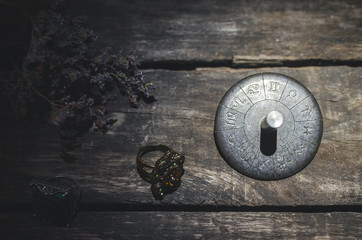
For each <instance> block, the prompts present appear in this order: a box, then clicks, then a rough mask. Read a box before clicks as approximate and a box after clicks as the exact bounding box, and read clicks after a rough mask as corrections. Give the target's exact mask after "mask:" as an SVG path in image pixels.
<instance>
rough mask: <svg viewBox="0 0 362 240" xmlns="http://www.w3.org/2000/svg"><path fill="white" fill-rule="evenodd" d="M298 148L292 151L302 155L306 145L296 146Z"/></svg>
mask: <svg viewBox="0 0 362 240" xmlns="http://www.w3.org/2000/svg"><path fill="white" fill-rule="evenodd" d="M297 147H298V148H297V149H296V150H295V151H294V152H295V153H296V154H298V155H302V154H303V152H304V150H305V149H306V147H305V146H304V145H303V144H300V145H298V146H297Z"/></svg>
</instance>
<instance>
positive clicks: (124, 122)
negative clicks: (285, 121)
mask: <svg viewBox="0 0 362 240" xmlns="http://www.w3.org/2000/svg"><path fill="white" fill-rule="evenodd" d="M267 71H269V72H270V71H272V72H279V73H282V74H286V75H289V76H291V77H294V78H296V79H297V80H299V81H300V82H302V83H303V84H304V85H306V86H307V87H308V88H309V89H310V90H311V91H312V93H313V94H314V96H315V97H316V99H317V100H318V102H319V104H320V107H321V110H322V113H323V117H324V135H323V141H322V144H321V147H320V149H319V152H318V154H317V155H316V157H315V159H314V160H313V161H312V162H311V164H310V165H308V166H307V167H306V168H305V169H304V170H303V171H302V172H300V173H298V174H296V175H294V176H292V177H290V178H287V179H283V180H279V181H258V180H254V179H251V178H248V177H245V176H243V175H241V174H239V173H238V172H236V171H235V170H233V169H232V168H230V167H229V166H228V165H227V164H226V162H225V161H223V159H222V158H221V157H220V155H219V153H218V151H217V149H216V146H215V143H214V138H213V125H214V115H215V112H216V108H217V106H218V103H219V101H220V99H221V97H222V96H223V95H224V93H225V92H226V91H227V89H228V88H230V87H231V86H232V85H233V84H234V83H235V82H237V81H238V80H240V79H241V78H243V77H245V76H247V75H250V74H254V73H257V72H267ZM145 74H146V76H147V78H148V79H149V80H150V81H153V82H154V83H155V86H156V87H157V91H156V97H157V100H158V101H157V102H155V103H153V104H150V105H148V104H145V103H143V104H141V106H140V108H139V109H132V108H129V107H128V106H127V100H126V98H120V99H118V100H117V101H116V102H114V103H113V105H112V106H110V107H111V108H112V109H113V110H114V111H116V115H117V117H118V119H119V120H118V122H117V123H116V125H115V126H114V127H113V130H112V131H109V132H108V133H107V134H105V135H99V134H95V133H90V134H88V135H86V136H84V138H83V140H82V141H83V142H82V144H83V149H82V150H81V151H80V152H79V159H78V160H77V161H76V162H75V163H74V164H68V163H65V162H63V161H62V160H61V159H60V157H59V152H60V147H59V140H58V139H57V137H56V133H55V129H54V128H50V127H46V126H44V124H42V123H38V124H37V125H36V124H34V125H30V126H29V127H19V128H14V127H10V126H8V125H4V124H2V125H1V127H2V128H3V129H2V130H1V132H2V137H1V141H0V144H1V146H2V149H1V155H0V156H2V161H1V167H0V176H1V177H2V179H4V181H0V188H1V189H2V191H1V192H0V203H2V204H16V203H30V201H31V194H30V187H29V186H28V183H29V181H30V180H31V179H32V178H33V177H45V176H54V175H66V176H70V177H73V178H75V179H77V180H79V182H80V183H81V185H82V186H84V187H85V189H86V190H87V194H86V195H85V197H84V201H83V202H84V203H85V204H102V203H104V204H107V203H108V204H116V205H118V204H119V205H129V204H140V205H142V204H143V205H154V204H156V205H158V204H159V203H158V202H157V201H155V200H153V198H152V195H151V192H150V185H149V184H147V183H146V182H144V181H142V180H141V178H140V177H139V176H138V174H137V171H136V165H135V158H136V152H137V149H138V148H139V147H140V146H142V145H144V144H152V143H166V144H169V145H171V146H173V147H174V148H175V149H176V150H178V151H180V152H182V153H183V154H184V155H185V156H186V162H185V166H184V167H185V175H184V176H183V182H182V184H181V186H180V188H179V189H178V190H177V191H176V192H175V193H173V194H171V195H168V196H166V197H165V199H164V200H163V201H162V203H163V204H171V205H180V206H182V205H193V206H195V205H197V206H207V205H209V206H210V205H212V206H244V205H247V206H261V205H268V206H295V205H360V204H361V196H362V195H361V176H362V174H361V169H362V157H361V156H362V149H361V147H360V143H361V140H362V133H361V129H362V126H361V121H360V120H361V116H362V93H361V89H362V86H361V84H362V81H361V80H362V79H361V76H362V68H351V67H306V68H295V69H291V68H265V69H240V70H231V69H199V70H197V71H165V70H157V71H151V70H150V71H147V72H146V73H145ZM4 127H5V128H6V129H4Z"/></svg>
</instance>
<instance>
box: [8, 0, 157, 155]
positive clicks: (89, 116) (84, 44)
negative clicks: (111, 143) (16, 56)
mask: <svg viewBox="0 0 362 240" xmlns="http://www.w3.org/2000/svg"><path fill="white" fill-rule="evenodd" d="M84 20H85V18H84V17H71V16H63V15H62V14H61V13H60V12H59V11H58V8H57V5H54V6H53V7H52V8H51V9H49V10H47V11H42V12H40V14H39V15H38V17H37V18H36V19H35V21H34V26H33V32H32V40H31V44H30V49H29V52H28V54H27V56H26V58H25V60H24V63H23V66H22V76H21V80H20V81H18V82H17V85H16V90H17V101H16V106H15V107H16V110H17V113H18V115H19V116H20V117H24V116H26V115H28V114H30V113H31V111H32V109H34V108H37V106H36V105H37V104H38V103H39V98H41V99H43V100H46V102H48V103H49V106H50V108H49V107H48V108H46V109H44V110H47V111H49V110H50V111H51V112H52V114H51V116H52V118H51V119H52V121H53V122H54V123H55V124H56V126H57V129H58V132H59V135H60V137H61V139H62V157H63V159H64V160H67V161H69V160H73V159H72V156H71V155H70V154H69V151H70V150H72V149H74V148H75V147H77V141H76V139H77V138H78V137H80V136H81V135H82V133H85V132H88V131H89V129H90V128H92V127H93V128H94V130H95V131H98V132H102V133H104V132H105V131H106V130H107V129H108V128H109V127H110V126H111V125H112V124H113V123H114V122H115V121H116V120H115V118H114V117H113V116H112V114H110V113H108V111H107V108H106V104H107V102H108V101H109V100H111V99H112V98H113V94H112V91H113V90H114V89H119V90H120V91H121V92H122V93H123V94H127V95H128V96H129V101H130V104H131V106H133V107H137V102H138V100H139V99H140V98H143V99H144V100H146V102H152V101H153V100H154V98H153V96H152V95H151V91H152V90H153V86H152V83H148V82H146V81H145V80H144V76H143V74H142V72H141V71H140V70H139V69H138V68H137V61H136V58H135V56H133V55H132V54H128V55H126V56H122V55H121V53H116V54H115V53H112V51H111V49H110V48H106V49H104V50H102V51H101V52H99V53H96V54H93V55H92V54H91V53H90V50H89V43H91V42H92V41H94V40H96V38H97V36H96V35H95V33H94V32H93V31H91V30H89V29H87V28H86V27H84ZM44 112H46V111H44Z"/></svg>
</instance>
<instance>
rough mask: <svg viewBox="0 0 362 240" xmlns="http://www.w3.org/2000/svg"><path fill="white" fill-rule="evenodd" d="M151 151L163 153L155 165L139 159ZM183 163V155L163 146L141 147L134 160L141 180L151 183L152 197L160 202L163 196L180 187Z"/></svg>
mask: <svg viewBox="0 0 362 240" xmlns="http://www.w3.org/2000/svg"><path fill="white" fill-rule="evenodd" d="M153 151H161V152H163V153H164V154H163V156H162V157H161V158H160V159H158V160H157V161H156V163H155V165H152V164H150V163H147V162H145V161H143V160H142V159H141V157H142V156H144V155H145V154H146V153H149V152H153ZM184 161H185V157H184V156H183V155H181V154H180V153H177V152H176V151H175V150H173V149H172V148H171V147H169V146H166V145H163V144H160V145H154V146H143V147H141V148H140V149H139V150H138V154H137V160H136V162H137V170H138V174H139V175H140V176H141V177H142V179H143V180H145V181H146V182H149V183H151V191H152V194H153V197H154V198H155V199H157V200H162V199H163V197H164V195H166V194H169V193H172V192H174V191H176V190H177V188H178V187H179V186H180V184H181V177H182V175H183V174H184V169H183V163H184Z"/></svg>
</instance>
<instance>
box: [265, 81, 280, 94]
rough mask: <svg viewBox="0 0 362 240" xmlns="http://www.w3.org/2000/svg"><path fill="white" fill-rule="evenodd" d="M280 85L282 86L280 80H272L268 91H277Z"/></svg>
mask: <svg viewBox="0 0 362 240" xmlns="http://www.w3.org/2000/svg"><path fill="white" fill-rule="evenodd" d="M279 87H280V83H279V82H274V81H270V85H269V86H268V91H269V92H276V91H278V90H279Z"/></svg>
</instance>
